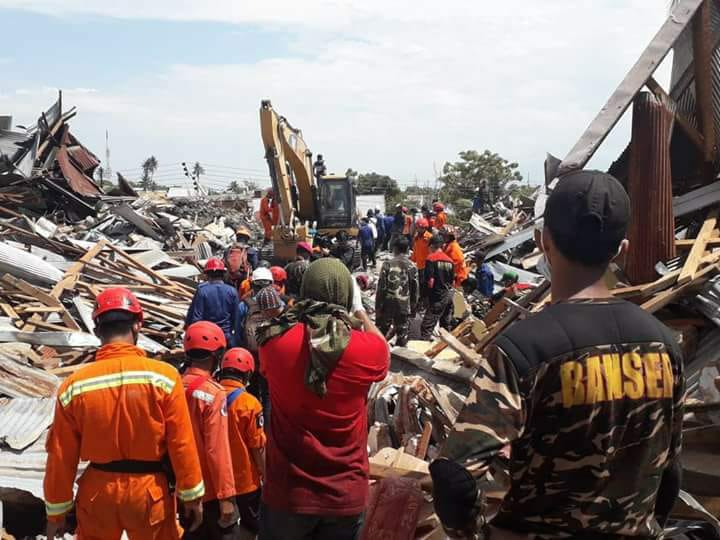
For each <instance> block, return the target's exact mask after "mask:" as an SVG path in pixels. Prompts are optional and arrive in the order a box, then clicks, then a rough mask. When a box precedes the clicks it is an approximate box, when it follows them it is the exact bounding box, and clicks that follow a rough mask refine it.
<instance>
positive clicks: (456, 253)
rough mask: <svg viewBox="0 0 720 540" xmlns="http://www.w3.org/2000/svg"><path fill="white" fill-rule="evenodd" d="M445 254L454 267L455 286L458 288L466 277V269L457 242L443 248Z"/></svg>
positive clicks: (463, 257)
mask: <svg viewBox="0 0 720 540" xmlns="http://www.w3.org/2000/svg"><path fill="white" fill-rule="evenodd" d="M445 254H446V255H447V256H448V257H450V258H451V259H452V261H453V264H454V266H455V286H456V287H459V286H460V285H462V282H463V281H465V280H466V279H467V277H468V269H467V266H465V255H464V254H463V251H462V248H461V247H460V244H458V243H457V241H456V240H455V241H453V242H450V243H449V244H448V245H447V246H445Z"/></svg>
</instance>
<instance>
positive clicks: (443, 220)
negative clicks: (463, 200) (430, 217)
mask: <svg viewBox="0 0 720 540" xmlns="http://www.w3.org/2000/svg"><path fill="white" fill-rule="evenodd" d="M446 224H447V214H446V213H445V212H438V213H437V215H436V216H435V220H434V221H433V227H435V228H436V229H442V228H443V227H444V226H445V225H446Z"/></svg>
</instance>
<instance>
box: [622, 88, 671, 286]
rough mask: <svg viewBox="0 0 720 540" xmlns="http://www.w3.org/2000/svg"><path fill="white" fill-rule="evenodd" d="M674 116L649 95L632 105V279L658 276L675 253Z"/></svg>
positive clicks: (628, 271) (629, 268) (643, 280)
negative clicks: (657, 268) (657, 270)
mask: <svg viewBox="0 0 720 540" xmlns="http://www.w3.org/2000/svg"><path fill="white" fill-rule="evenodd" d="M673 118H674V114H673V113H672V111H670V110H669V109H668V108H667V107H665V105H663V104H662V103H661V102H660V101H658V100H657V98H656V97H655V96H654V95H653V94H650V93H641V94H639V95H638V96H637V97H636V98H635V101H634V104H633V116H632V141H633V142H632V145H631V147H630V174H629V177H628V194H629V195H630V204H631V211H632V212H631V215H632V216H635V217H638V218H639V217H640V216H642V219H633V220H631V222H630V230H629V231H628V238H629V240H630V246H631V247H630V252H629V253H628V259H627V264H626V265H625V273H626V274H627V276H628V277H629V278H630V281H631V282H632V283H647V282H649V281H652V280H654V279H655V277H656V273H655V263H657V262H658V261H667V260H668V259H672V258H673V257H675V218H674V216H673V201H672V170H671V165H670V137H671V135H672V128H673Z"/></svg>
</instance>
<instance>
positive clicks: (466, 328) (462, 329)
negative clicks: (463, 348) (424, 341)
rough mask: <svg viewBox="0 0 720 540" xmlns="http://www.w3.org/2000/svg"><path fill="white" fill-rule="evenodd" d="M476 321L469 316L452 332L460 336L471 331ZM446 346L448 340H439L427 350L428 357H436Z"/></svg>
mask: <svg viewBox="0 0 720 540" xmlns="http://www.w3.org/2000/svg"><path fill="white" fill-rule="evenodd" d="M474 321H475V319H474V318H473V317H468V318H467V319H465V320H464V321H462V322H461V323H460V324H458V325H457V326H456V327H455V328H453V331H452V332H451V334H452V335H453V336H455V337H460V336H462V335H464V334H465V333H469V332H470V331H471V330H472V326H473V323H474ZM445 347H447V343H446V342H444V341H438V342H437V343H435V344H434V345H433V346H432V347H430V348H429V349H428V350H427V351H426V352H425V356H427V357H428V358H435V357H436V356H437V355H438V354H440V353H441V352H442V351H443V350H445Z"/></svg>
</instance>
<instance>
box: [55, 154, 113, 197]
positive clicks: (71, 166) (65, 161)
mask: <svg viewBox="0 0 720 540" xmlns="http://www.w3.org/2000/svg"><path fill="white" fill-rule="evenodd" d="M55 159H56V160H57V162H58V165H59V166H60V170H61V171H62V173H63V176H64V177H65V180H66V181H67V183H68V185H69V186H70V187H71V188H72V190H73V191H74V192H76V193H79V194H80V195H86V196H89V197H98V196H100V195H102V190H101V189H100V188H99V187H98V186H97V185H95V182H93V181H92V179H91V178H89V177H88V176H86V175H85V173H83V171H82V170H80V168H79V167H78V166H77V165H75V163H73V161H72V160H71V159H70V155H69V153H68V149H67V148H65V147H61V148H60V149H58V152H57V155H56V156H55Z"/></svg>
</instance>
